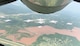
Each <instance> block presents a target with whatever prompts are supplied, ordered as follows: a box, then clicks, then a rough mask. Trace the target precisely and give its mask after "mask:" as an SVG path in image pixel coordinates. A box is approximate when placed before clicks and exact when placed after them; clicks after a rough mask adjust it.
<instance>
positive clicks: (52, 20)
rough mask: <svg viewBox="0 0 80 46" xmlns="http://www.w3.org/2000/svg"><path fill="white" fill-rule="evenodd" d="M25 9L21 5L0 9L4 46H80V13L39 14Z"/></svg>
mask: <svg viewBox="0 0 80 46" xmlns="http://www.w3.org/2000/svg"><path fill="white" fill-rule="evenodd" d="M19 3H20V5H22V6H20V5H18V4H19ZM9 6H11V7H9ZM18 7H19V8H18ZM25 9H28V8H27V7H25V5H23V4H22V3H21V2H20V1H17V2H16V3H15V2H14V3H11V4H8V5H5V6H0V44H4V45H5V46H80V17H78V16H79V15H80V13H79V14H78V15H76V16H75V14H76V13H74V14H67V13H65V14H64V13H63V11H61V12H60V11H59V12H57V13H53V14H39V13H36V12H33V11H31V10H30V9H28V10H25ZM7 11H8V12H7ZM75 18H76V19H75Z"/></svg>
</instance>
